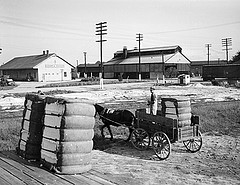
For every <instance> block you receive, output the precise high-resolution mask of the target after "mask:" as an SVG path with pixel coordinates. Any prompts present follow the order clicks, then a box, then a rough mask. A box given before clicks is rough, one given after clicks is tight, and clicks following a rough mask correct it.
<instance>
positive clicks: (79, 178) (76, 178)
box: [56, 174, 99, 185]
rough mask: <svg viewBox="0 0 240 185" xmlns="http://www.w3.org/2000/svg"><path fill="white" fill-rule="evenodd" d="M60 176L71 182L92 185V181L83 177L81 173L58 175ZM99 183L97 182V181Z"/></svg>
mask: <svg viewBox="0 0 240 185" xmlns="http://www.w3.org/2000/svg"><path fill="white" fill-rule="evenodd" d="M56 175H57V176H58V177H60V178H64V179H66V180H67V181H69V182H71V183H73V184H84V185H92V184H93V183H94V182H93V181H92V180H90V179H88V178H86V177H83V176H82V175H78V174H76V175H58V174H56ZM98 185H99V183H98Z"/></svg>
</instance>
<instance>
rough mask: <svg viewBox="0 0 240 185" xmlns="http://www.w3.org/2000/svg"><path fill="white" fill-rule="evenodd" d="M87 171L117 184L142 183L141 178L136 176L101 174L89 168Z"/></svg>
mask: <svg viewBox="0 0 240 185" xmlns="http://www.w3.org/2000/svg"><path fill="white" fill-rule="evenodd" d="M89 173H91V174H93V175H95V176H98V177H101V178H104V179H106V180H107V181H110V182H111V183H114V184H119V185H129V184H132V185H134V184H137V185H139V184H141V183H142V180H141V179H136V178H131V177H129V176H126V175H124V176H119V175H115V174H102V173H100V172H98V171H96V170H91V171H90V172H89Z"/></svg>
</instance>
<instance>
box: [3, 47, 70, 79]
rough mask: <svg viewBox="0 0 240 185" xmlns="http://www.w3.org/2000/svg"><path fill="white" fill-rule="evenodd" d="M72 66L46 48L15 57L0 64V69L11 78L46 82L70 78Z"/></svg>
mask: <svg viewBox="0 0 240 185" xmlns="http://www.w3.org/2000/svg"><path fill="white" fill-rule="evenodd" d="M72 68H74V66H73V65H71V64H70V63H68V62H67V61H66V60H64V59H63V58H61V57H59V56H57V55H56V54H55V53H49V52H48V50H47V51H46V52H45V51H43V53H42V54H40V55H32V56H24V57H16V58H14V59H12V60H10V61H9V62H7V63H6V64H4V65H2V66H0V71H1V73H2V74H3V75H9V76H10V78H12V79H13V80H19V81H22V80H28V81H45V82H47V81H63V80H71V79H72V73H71V70H72Z"/></svg>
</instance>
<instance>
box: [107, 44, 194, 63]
mask: <svg viewBox="0 0 240 185" xmlns="http://www.w3.org/2000/svg"><path fill="white" fill-rule="evenodd" d="M181 51H182V48H181V47H180V46H167V47H154V48H143V49H141V64H151V63H162V62H163V61H164V62H165V63H188V64H189V63H190V60H189V59H188V58H187V57H186V56H184V55H183V54H182V53H181ZM138 58H139V56H138V50H137V49H134V50H127V53H126V55H125V56H124V51H117V52H116V53H114V57H113V58H112V59H111V60H110V61H108V62H107V63H105V64H104V66H105V65H116V64H120V65H121V64H136V63H138Z"/></svg>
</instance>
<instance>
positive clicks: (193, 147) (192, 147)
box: [183, 131, 202, 153]
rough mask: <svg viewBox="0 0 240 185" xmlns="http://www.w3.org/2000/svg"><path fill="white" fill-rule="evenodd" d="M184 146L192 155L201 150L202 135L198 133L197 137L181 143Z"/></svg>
mask: <svg viewBox="0 0 240 185" xmlns="http://www.w3.org/2000/svg"><path fill="white" fill-rule="evenodd" d="M183 144H184V146H185V147H186V148H187V150H188V151H190V152H192V153H194V152H197V151H199V150H200V149H201V147H202V134H201V132H200V131H198V136H195V137H193V138H191V139H189V140H186V141H183Z"/></svg>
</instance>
